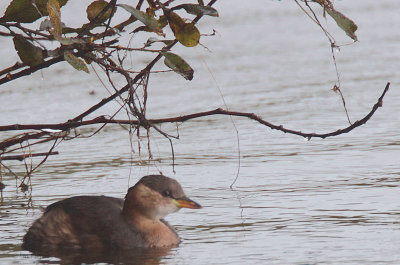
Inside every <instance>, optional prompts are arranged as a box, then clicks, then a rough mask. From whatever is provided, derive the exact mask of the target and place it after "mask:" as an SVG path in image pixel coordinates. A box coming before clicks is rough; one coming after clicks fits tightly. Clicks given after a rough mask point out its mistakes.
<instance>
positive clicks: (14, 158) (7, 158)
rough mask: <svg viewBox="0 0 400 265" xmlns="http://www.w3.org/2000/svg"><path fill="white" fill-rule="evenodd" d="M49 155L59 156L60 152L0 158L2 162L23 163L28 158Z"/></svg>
mask: <svg viewBox="0 0 400 265" xmlns="http://www.w3.org/2000/svg"><path fill="white" fill-rule="evenodd" d="M49 155H58V152H57V151H55V152H50V153H49V152H45V153H35V154H23V155H14V156H3V157H0V161H3V160H18V161H22V160H24V159H25V158H27V157H35V156H49Z"/></svg>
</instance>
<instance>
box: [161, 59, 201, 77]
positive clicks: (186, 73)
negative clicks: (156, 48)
mask: <svg viewBox="0 0 400 265" xmlns="http://www.w3.org/2000/svg"><path fill="white" fill-rule="evenodd" d="M163 55H164V57H165V59H164V64H165V65H166V66H168V67H169V68H171V69H172V70H173V71H174V72H176V73H178V74H180V75H181V76H183V77H184V78H185V79H186V80H192V79H193V73H194V70H193V69H192V67H190V65H189V64H188V63H187V62H185V60H183V59H182V58H181V57H180V56H179V55H176V54H175V53H172V52H165V53H163Z"/></svg>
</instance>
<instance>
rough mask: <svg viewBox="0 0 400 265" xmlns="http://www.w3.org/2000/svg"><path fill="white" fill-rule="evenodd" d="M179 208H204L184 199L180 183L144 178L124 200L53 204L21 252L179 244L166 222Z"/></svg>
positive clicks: (70, 200) (91, 199)
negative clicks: (167, 217)
mask: <svg viewBox="0 0 400 265" xmlns="http://www.w3.org/2000/svg"><path fill="white" fill-rule="evenodd" d="M180 208H191V209H199V208H201V206H200V205H199V204H198V203H196V202H194V201H192V200H191V199H189V198H188V197H187V196H186V195H185V193H184V192H183V190H182V187H181V185H180V184H179V183H178V182H177V181H176V180H174V179H172V178H169V177H166V176H163V175H149V176H144V177H143V178H141V179H140V180H139V181H138V182H137V183H136V184H135V185H134V186H133V187H130V188H129V190H128V193H127V194H126V196H125V200H122V199H119V198H114V197H108V196H75V197H71V198H68V199H64V200H61V201H58V202H56V203H53V204H51V205H49V206H48V207H47V208H46V209H45V212H44V214H43V216H42V217H40V218H39V219H37V220H36V221H35V222H34V223H33V225H32V226H31V227H30V228H29V230H28V232H27V233H26V235H25V236H24V238H23V244H22V248H23V249H25V250H29V251H31V252H46V253H49V252H51V251H53V250H54V251H55V250H63V249H68V250H85V251H90V250H96V251H105V250H125V249H130V248H137V247H139V248H163V247H173V246H177V245H178V244H179V243H180V239H179V236H178V234H177V233H176V231H175V229H174V228H173V227H172V226H170V225H169V224H168V223H167V222H166V221H165V220H164V219H163V218H164V217H165V216H166V215H168V214H170V213H173V212H176V211H178V210H179V209H180Z"/></svg>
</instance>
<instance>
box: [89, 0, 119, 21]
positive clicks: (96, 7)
mask: <svg viewBox="0 0 400 265" xmlns="http://www.w3.org/2000/svg"><path fill="white" fill-rule="evenodd" d="M107 5H108V2H106V1H104V0H97V1H94V2H92V3H91V4H90V5H89V6H88V7H87V9H86V14H87V18H88V19H89V21H92V20H94V19H95V18H96V16H97V15H98V14H99V13H101V11H103V9H104V8H105V7H106V6H107ZM112 11H113V9H112V8H109V9H108V10H107V11H106V12H105V13H104V14H102V15H101V16H100V17H98V18H97V19H98V20H97V21H98V22H99V23H102V22H104V21H106V20H107V19H109V18H110V17H111V16H112V15H113V13H112Z"/></svg>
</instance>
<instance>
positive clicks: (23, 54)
mask: <svg viewBox="0 0 400 265" xmlns="http://www.w3.org/2000/svg"><path fill="white" fill-rule="evenodd" d="M13 42H14V47H15V50H16V51H17V53H18V56H19V58H20V59H21V61H22V62H23V63H24V64H26V65H28V66H35V65H38V64H40V63H42V62H43V50H42V49H40V48H39V47H36V46H35V45H33V44H32V43H31V42H30V41H28V40H27V39H25V38H24V37H22V36H21V35H15V37H14V38H13Z"/></svg>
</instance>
